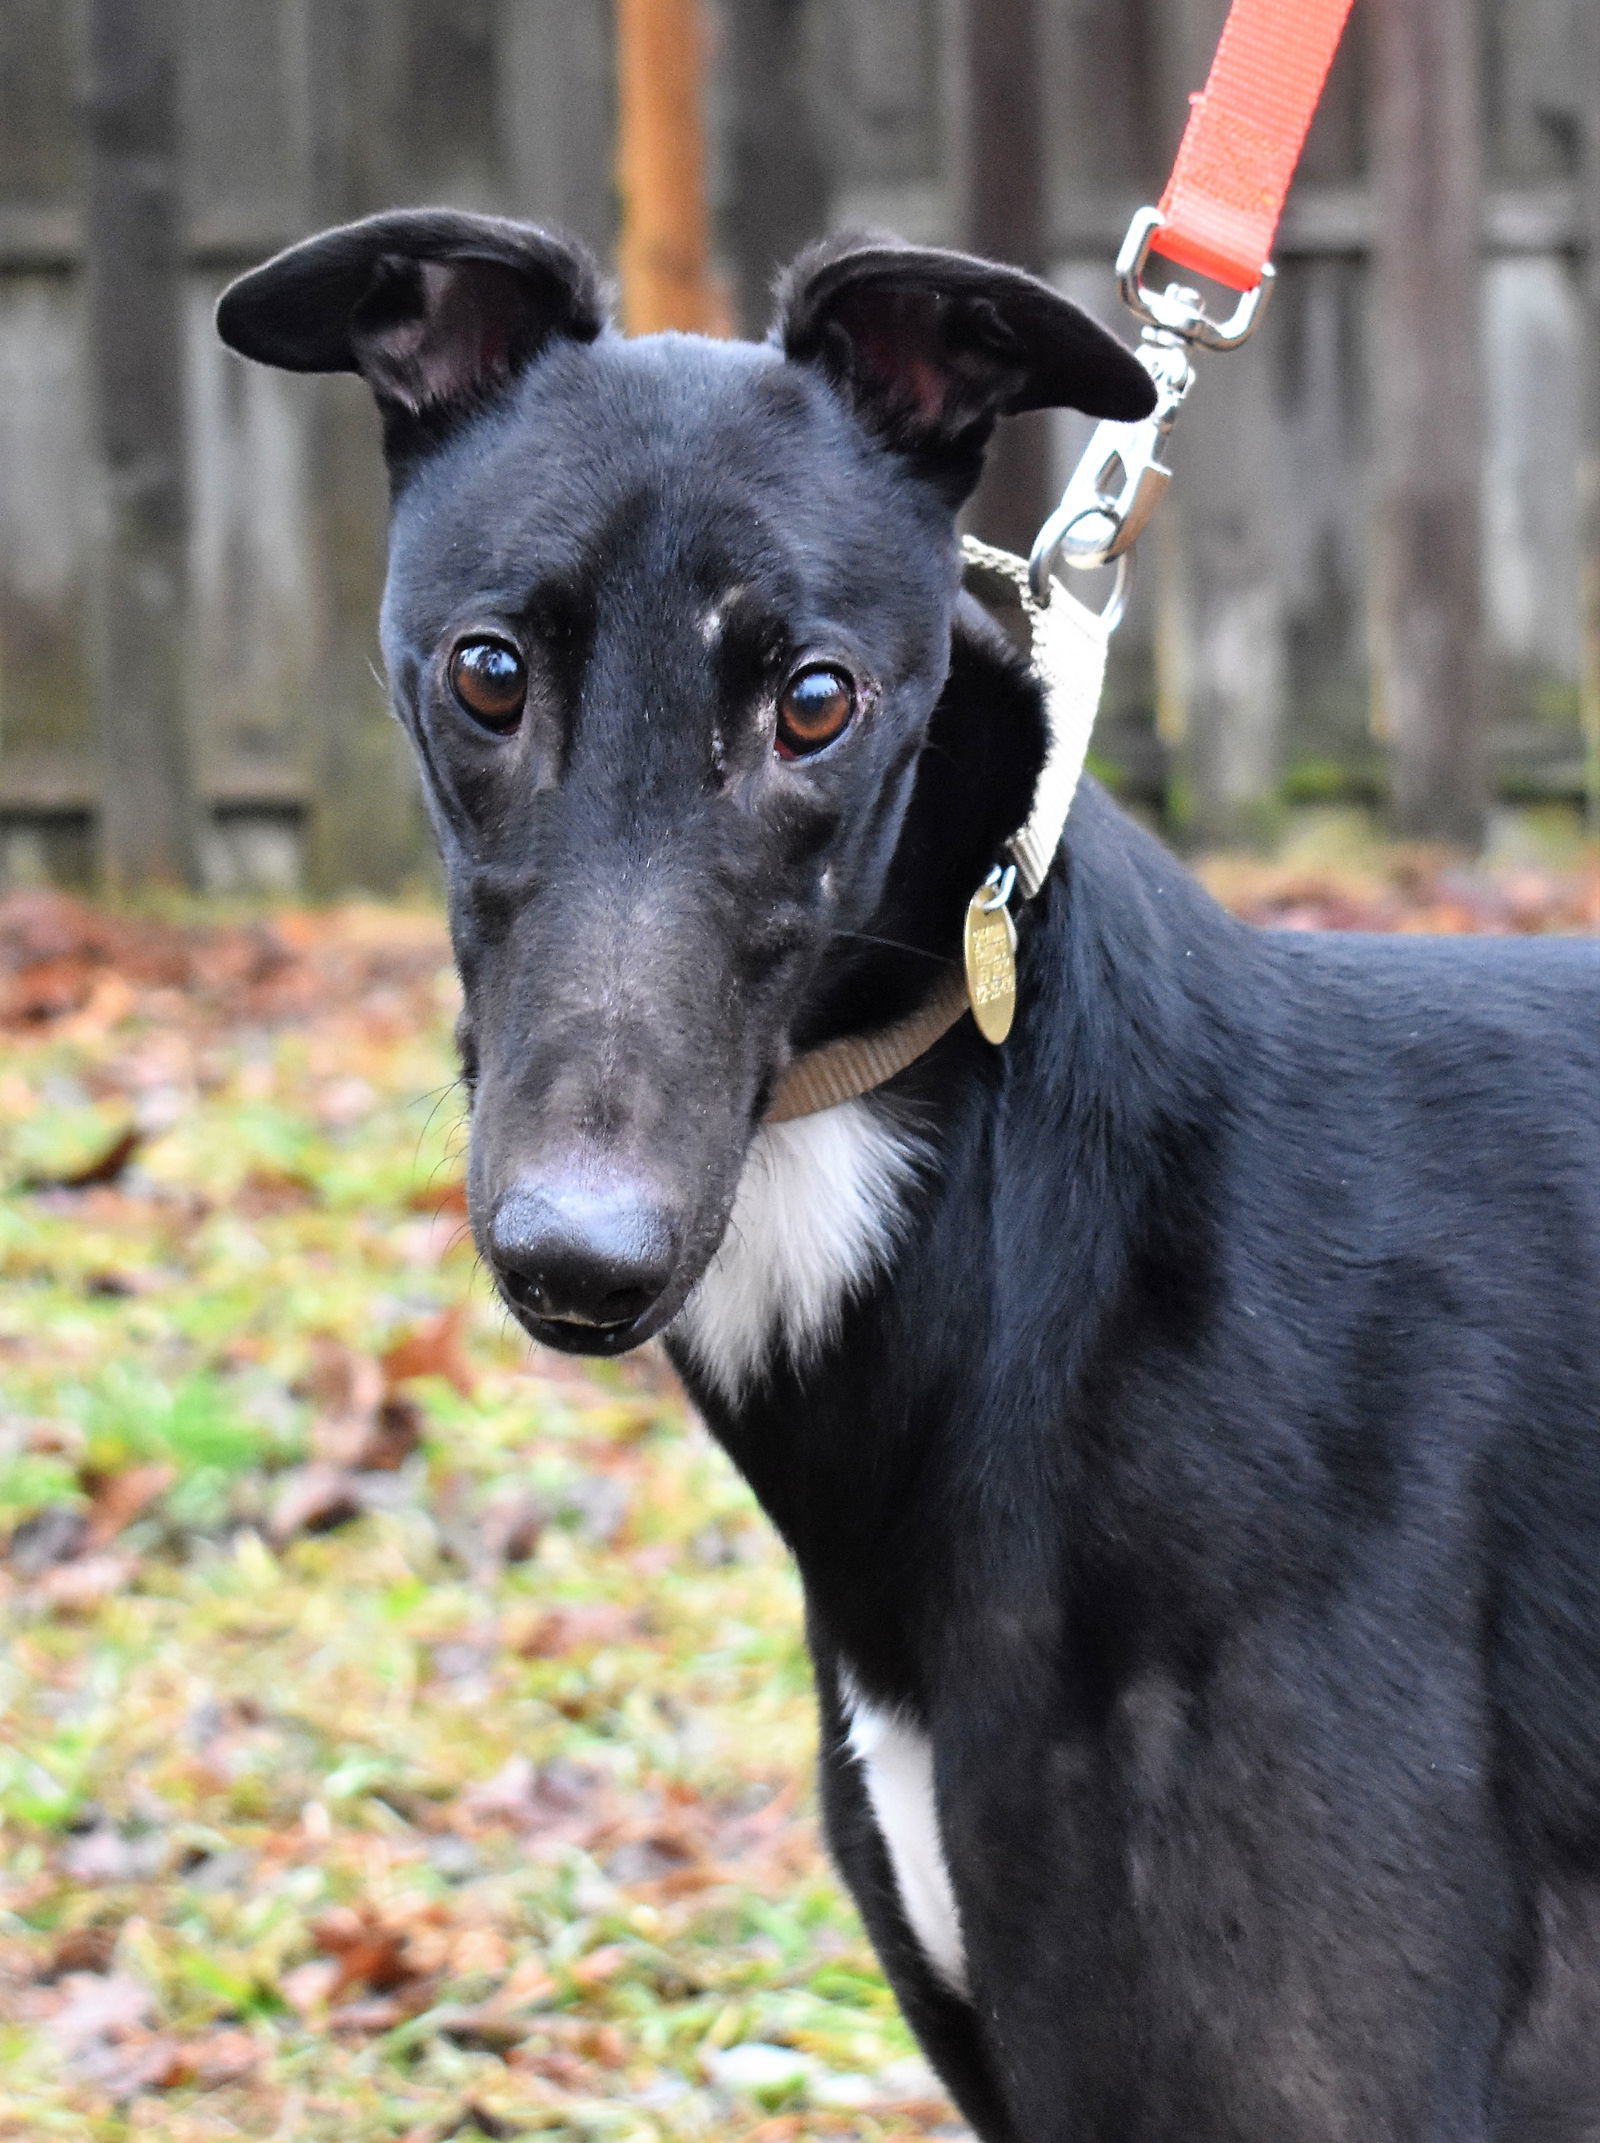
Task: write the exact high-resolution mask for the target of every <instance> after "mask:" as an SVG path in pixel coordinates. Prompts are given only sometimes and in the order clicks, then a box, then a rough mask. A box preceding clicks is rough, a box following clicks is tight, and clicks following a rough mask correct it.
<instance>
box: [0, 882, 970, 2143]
mask: <svg viewBox="0 0 1600 2143" xmlns="http://www.w3.org/2000/svg"><path fill="white" fill-rule="evenodd" d="M391 922H392V930H391V927H390V923H386V922H385V920H384V919H382V918H375V917H372V916H367V917H366V918H364V919H362V918H356V919H351V918H348V917H347V918H344V919H338V918H334V919H330V920H329V921H327V922H326V923H310V922H304V923H301V924H298V925H295V926H294V927H295V928H296V929H298V930H299V931H300V934H301V937H302V938H303V939H304V940H305V942H304V943H302V944H300V945H298V946H297V945H295V944H293V943H291V945H290V947H289V950H290V952H291V954H292V955H293V957H294V959H295V960H297V961H298V962H299V963H300V965H302V966H304V967H306V968H307V969H308V970H309V972H310V982H309V984H308V986H307V989H306V991H305V993H304V998H303V1001H294V1000H292V1001H291V1002H290V1004H289V1007H288V1011H287V1015H286V1014H285V1011H284V1008H283V1006H282V1005H281V1004H280V1003H278V1001H277V1000H276V999H274V1000H273V1001H272V1002H271V1003H270V1004H269V1003H258V1002H255V1001H254V1000H252V997H251V993H250V988H249V987H248V986H241V987H240V988H238V989H234V990H233V991H232V994H231V995H229V993H228V991H226V990H224V991H223V992H222V993H221V996H220V997H216V996H214V997H213V999H211V1000H208V999H207V998H206V996H205V993H204V991H203V989H200V988H199V987H198V986H196V985H194V984H192V983H191V984H190V985H188V986H186V987H185V988H184V989H183V990H182V992H181V993H179V994H178V995H177V996H176V997H175V993H174V991H173V989H172V987H171V986H170V985H163V984H162V983H161V982H160V981H159V978H158V980H157V981H156V982H154V983H150V982H149V981H148V980H147V979H146V980H143V981H140V980H138V979H137V978H136V980H135V983H134V985H133V986H132V987H131V988H124V989H122V990H120V991H118V990H114V989H112V988H111V984H112V983H113V982H118V981H121V980H122V979H123V978H122V977H121V975H120V972H119V968H118V966H117V963H116V961H115V959H109V960H99V961H96V962H91V963H89V966H90V968H91V970H92V972H91V974H90V979H89V980H88V981H87V982H86V983H85V984H84V987H83V990H82V992H81V993H80V994H81V1002H80V1003H79V1004H78V1005H77V1006H76V1008H74V1009H69V1010H68V1011H67V1013H65V1014H64V1015H63V1016H59V1017H55V1016H53V1017H50V1018H46V1019H35V1020H32V1021H29V1020H27V1019H24V1020H22V1021H21V1022H14V1023H13V1025H12V1028H11V1032H10V1037H9V1040H8V1044H7V1048H6V1052H5V1057H4V1060H3V1065H0V1173H3V1175H4V1176H5V1178H6V1179H7V1180H9V1181H10V1182H11V1183H12V1184H14V1185H16V1184H23V1183H29V1182H31V1183H33V1184H36V1185H44V1186H47V1187H43V1188H36V1189H34V1190H31V1191H27V1192H23V1193H21V1194H19V1195H18V1196H16V1197H15V1198H13V1199H12V1200H11V1201H10V1202H9V1203H8V1204H7V1205H6V1207H5V1208H4V1209H3V1210H0V1272H3V1277H4V1282H5V1286H4V1292H3V1296H0V1532H3V1533H4V1535H6V1536H7V1537H8V1538H9V1541H10V1549H9V1553H8V1555H7V1557H6V1561H5V1569H4V1575H3V1578H0V1613H3V1615H4V1619H5V1623H6V1631H5V1636H6V1642H5V1645H4V1648H3V1660H4V1664H3V1666H0V1693H3V1694H0V1702H3V1706H4V1722H5V1723H4V1731H3V1734H0V1811H3V1817H4V1877H3V1890H0V1903H3V1910H0V2018H3V2021H0V2076H3V2081H0V2135H12V2136H17V2137H24V2136H26V2137H28V2138H30V2139H32V2138H36V2137H47V2136H51V2135H61V2136H70V2137H73V2138H80V2137H81V2138H85V2139H89V2138H93V2139H95V2143H101V2139H104V2143H110V2139H113V2138H116V2139H121V2138H125V2137H126V2138H132V2137H136V2136H138V2137H161V2138H164V2139H165V2138H171V2139H173V2143H178V2139H183V2143H188V2139H191V2138H193V2139H200V2138H208V2139H209V2138H212V2137H223V2136H252V2137H255V2136H259V2137H283V2138H290V2137H292V2138H294V2139H296V2143H312V2139H320V2138H324V2137H326V2138H329V2139H333V2138H338V2139H340V2143H365V2139H368V2138H372V2139H377V2138H399V2137H407V2138H413V2139H422V2138H429V2139H433V2138H442V2137H444V2136H446V2135H450V2134H462V2135H481V2134H488V2135H502V2134H507V2135H509V2134H521V2133H536V2134H558V2135H570V2136H575V2137H576V2136H584V2137H590V2136H593V2137H605V2138H612V2137H616V2138H624V2137H627V2138H631V2137H641V2138H642V2137H662V2138H669V2137H679V2136H682V2137H691V2136H692V2137H703V2138H715V2137H722V2136H732V2135H746V2134H750V2133H758V2134H767V2135H770V2136H773V2137H779V2136H799V2135H813V2134H815V2135H835V2134H837V2135H841V2136H859V2137H863V2138H867V2137H876V2136H880V2135H884V2136H887V2135H904V2134H915V2133H918V2132H923V2131H925V2130H926V2129H927V2128H928V2127H929V2126H930V2125H933V2124H938V2123H940V2122H941V2121H943V2120H944V2119H947V2118H948V2116H947V2111H946V2109H944V2108H942V2107H941V2105H940V2104H939V2103H937V2102H936V2101H935V2100H934V2099H933V2097H932V2092H931V2086H930V2084H929V2082H928V2080H927V2078H926V2075H925V2072H923V2071H922V2070H921V2069H920V2067H919V2066H918V2064H916V2063H915V2061H914V2060H913V2059H912V2053H913V2049H912V2047H911V2043H910V2041H909V2039H908V2036H907V2034H906V2032H905V2029H904V2026H903V2025H902V2024H901V2022H900V2021H899V2019H898V2016H897V2015H896V2013H895V2011H894V2008H893V2005H892V2003H891V2001H890V1999H889V1997H888V1995H887V1992H886V1990H885V1988H884V1986H883V1983H882V1980H881V1977H880V1975H879V1973H878V1971H877V1969H876V1966H875V1964H874V1962H873V1960H872V1958H871V1955H870V1952H869V1951H868V1949H867V1947H866V1944H865V1941H864V1939H863V1936H862V1934H861V1931H860V1928H859V1926H858V1924H857V1922H856V1920H855V1917H854V1915H853V1913H852V1911H851V1910H850V1909H849V1907H848V1906H847V1904H846V1902H845V1901H844V1900H843V1898H842V1897H841V1894H840V1892H839V1889H838V1886H837V1885H836V1883H835V1882H834V1880H833V1878H832V1876H831V1874H830V1872H829V1871H828V1869H827V1867H826V1865H825V1862H824V1860H823V1858H822V1856H821V1853H820V1851H819V1848H818V1843H817V1838H816V1830H815V1822H814V1816H813V1811H812V1801H811V1789H810V1783H809V1782H810V1770H811V1764H812V1760H813V1732H814V1728H813V1722H812V1715H811V1706H810V1699H809V1684H808V1671H807V1665H806V1661H805V1657H804V1652H803V1647H802V1644H801V1639H800V1618H799V1601H798V1593H797V1587H796V1584H795V1581H794V1578H793V1575H792V1573H791V1572H790V1570H789V1569H788V1567H787V1565H786V1563H785V1561H784V1560H783V1558H782V1556H781V1555H780V1553H779V1551H778V1550H777V1548H776V1546H775V1545H774V1543H773V1540H772V1538H771V1536H770V1534H769V1532H768V1531H767V1529H766V1528H765V1526H764V1525H763V1523H762V1522H761V1520H760V1518H759V1515H758V1513H757V1512H756V1511H755V1509H754V1507H753V1505H752V1503H751V1501H750V1498H749V1496H748V1494H747V1492H746V1491H745V1490H744V1488H743V1487H742V1485H741V1484H740V1483H739V1482H738V1481H737V1479H736V1478H735V1477H734V1475H733V1474H732V1472H731V1470H730V1469H729V1467H728V1466H727V1465H726V1463H725V1462H724V1461H723V1459H722V1458H721V1456H720V1454H719V1453H717V1452H716V1451H715V1449H714V1448H713V1447H712V1446H711V1444H710V1442H709V1439H708V1438H707V1437H706V1436H705V1434H704V1432H703V1430H701V1429H700V1428H699V1426H698V1425H697V1424H696V1423H694V1422H693V1421H692V1420H691V1419H690V1418H689V1416H688V1414H687V1412H686V1409H685V1407H684V1405H683V1403H682V1401H681V1399H680V1397H679V1396H678V1394H677V1393H676V1390H675V1388H674V1387H673V1384H672V1381H671V1379H670V1376H669V1375H668V1374H667V1372H666V1371H665V1367H664V1365H663V1364H661V1363H659V1362H651V1361H646V1362H644V1363H642V1364H638V1363H635V1364H625V1365H621V1366H619V1367H616V1368H613V1369H601V1370H597V1371H595V1372H594V1373H588V1372H577V1371H574V1369H573V1368H572V1367H571V1366H570V1365H568V1364H565V1363H562V1362H559V1361H557V1360H556V1359H555V1358H553V1357H548V1356H546V1357H542V1358H539V1359H533V1360H530V1356H529V1351H528V1348H527V1346H526V1343H525V1342H524V1341H523V1340H522V1339H521V1338H520V1337H519V1336H517V1335H515V1334H514V1333H513V1332H512V1331H511V1330H509V1329H508V1328H507V1326H506V1324H505V1322H504V1320H503V1319H502V1317H501V1316H500V1314H499V1313H498V1312H497V1311H496V1310H495V1309H494V1308H493V1307H492V1306H491V1303H490V1301H489V1299H488V1296H487V1293H486V1290H485V1288H484V1287H483V1285H482V1282H481V1279H480V1278H479V1276H478V1274H477V1272H476V1268H475V1264H474V1260H473V1258H472V1256H471V1254H470V1251H469V1249H468V1247H467V1246H466V1244H465V1242H464V1229H463V1224H462V1221H461V1218H460V1213H459V1198H458V1196H457V1194H456V1192H455V1191H454V1189H453V1186H454V1184H455V1181H456V1176H457V1171H458V1160H457V1147H458V1143H459V1142H458V1136H457V1130H456V1121H457V1118H456V1108H455V1103H454V1099H453V1095H452V1091H451V1087H450V1080H451V1052H450V1046H449V1029H450V1023H451V1019H452V1016H453V1011H454V1003H455V997H454V985H453V983H452V981H451V980H450V978H449V976H448V973H447V971H446V968H445V955H444V948H443V944H442V940H441V938H440V935H439V933H438V931H437V928H436V926H434V925H433V924H432V923H431V922H427V921H425V920H423V921H419V920H417V919H406V918H399V919H391ZM285 927H288V926H287V925H286V926H285ZM363 931H364V932H365V933H366V936H367V940H368V941H369V942H367V943H366V949H365V952H364V953H363V955H362V957H361V958H360V959H358V960H357V961H356V962H355V973H354V977H353V980H352V978H351V976H350V975H349V974H346V976H345V980H346V982H347V983H348V984H349V987H347V988H346V989H345V990H343V991H342V992H341V991H335V990H333V989H331V988H330V987H329V986H328V980H327V975H326V972H325V969H326V960H322V964H321V965H319V959H322V955H323V954H324V953H326V952H327V948H328V947H330V946H336V945H338V944H341V943H343V942H344V941H345V940H347V939H348V938H349V936H350V934H351V933H352V932H354V933H355V935H356V937H357V938H360V936H361V933H362V932H363ZM341 932H342V933H343V937H342V938H341ZM291 935H292V933H291ZM340 957H341V958H344V957H345V956H344V955H342V954H341V955H340ZM348 965H349V962H348V959H346V966H347V967H348ZM341 972H343V970H341ZM80 979H81V978H80ZM97 992H98V994H99V998H100V1000H101V1002H100V1009H99V1011H98V1012H97V1011H96V1001H97ZM257 994H258V995H259V993H257ZM279 994H280V995H281V992H280V993H279ZM129 1125H138V1126H143V1127H144V1132H143V1137H142V1142H141V1144H140V1145H139V1147H138V1150H137V1153H136V1155H135V1156H134V1158H133V1159H132V1161H131V1162H130V1164H129V1165H128V1166H127V1167H126V1168H125V1169H123V1170H122V1171H121V1172H120V1173H119V1174H118V1175H117V1176H116V1179H115V1180H114V1181H111V1182H102V1183H94V1182H86V1183H80V1184H79V1185H78V1186H77V1187H59V1186H62V1185H63V1184H66V1183H68V1182H69V1180H70V1179H71V1178H73V1177H74V1176H80V1177H81V1176H83V1175H84V1174H86V1173H87V1174H90V1175H92V1174H93V1172H94V1170H93V1164H94V1162H95V1160H96V1157H97V1156H99V1155H102V1154H104V1153H105V1152H106V1151H107V1149H108V1148H109V1147H110V1146H111V1145H112V1144H113V1143H114V1142H115V1141H116V1139H117V1138H118V1137H119V1135H120V1134H122V1133H123V1131H124V1130H125V1129H126V1128H127V1127H128V1126H129ZM52 1184H54V1185H56V1186H58V1187H54V1188H51V1187H48V1186H50V1185H52ZM407 1349H409V1354H408V1353H407V1352H406V1350H407ZM385 1357H387V1359H388V1364H389V1367H388V1369H384V1367H383V1366H382V1365H383V1362H384V1358H385ZM408 1362H409V1363H411V1364H412V1365H414V1366H416V1367H418V1368H420V1370H421V1373H420V1374H417V1375H409V1374H406V1373H405V1372H406V1369H407V1364H408ZM356 1387H362V1388H364V1390H365V1397H362V1396H361V1393H360V1391H359V1390H357V1389H356ZM353 1394H354V1395H353ZM363 1409H365V1412H363ZM352 1422H354V1423H355V1424H356V1428H355V1430H354V1431H352V1427H351V1424H352ZM363 1424H364V1425H363ZM373 1424H381V1425H384V1426H383V1428H382V1433H381V1434H380V1433H379V1431H378V1430H377V1429H375V1428H374V1427H373ZM353 1433H354V1434H355V1437H356V1443H357V1445H358V1446H359V1445H360V1444H361V1439H362V1437H366V1439H367V1443H366V1446H365V1447H364V1448H358V1449H355V1450H354V1451H353V1450H352V1446H351V1443H350V1438H351V1435H352V1434H353ZM374 1436H377V1442H374V1441H373V1437H374ZM385 1436H387V1438H388V1441H387V1443H385V1441H384V1437H385ZM341 1439H343V1441H342V1443H341ZM341 1451H342V1454H343V1463H342V1464H339V1463H336V1461H338V1459H339V1456H340V1453H341ZM330 1472H331V1473H333V1474H335V1475H336V1476H337V1479H338V1481H339V1482H340V1483H341V1484H342V1488H341V1492H340V1494H336V1495H334V1497H333V1499H332V1501H331V1502H330V1501H329V1499H328V1496H327V1495H326V1494H324V1495H323V1496H322V1497H321V1498H320V1500H319V1497H318V1494H317V1493H316V1488H317V1483H318V1481H319V1480H320V1479H321V1478H322V1475H324V1474H329V1473H330ZM763 2124H764V2125H763Z"/></svg>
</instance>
